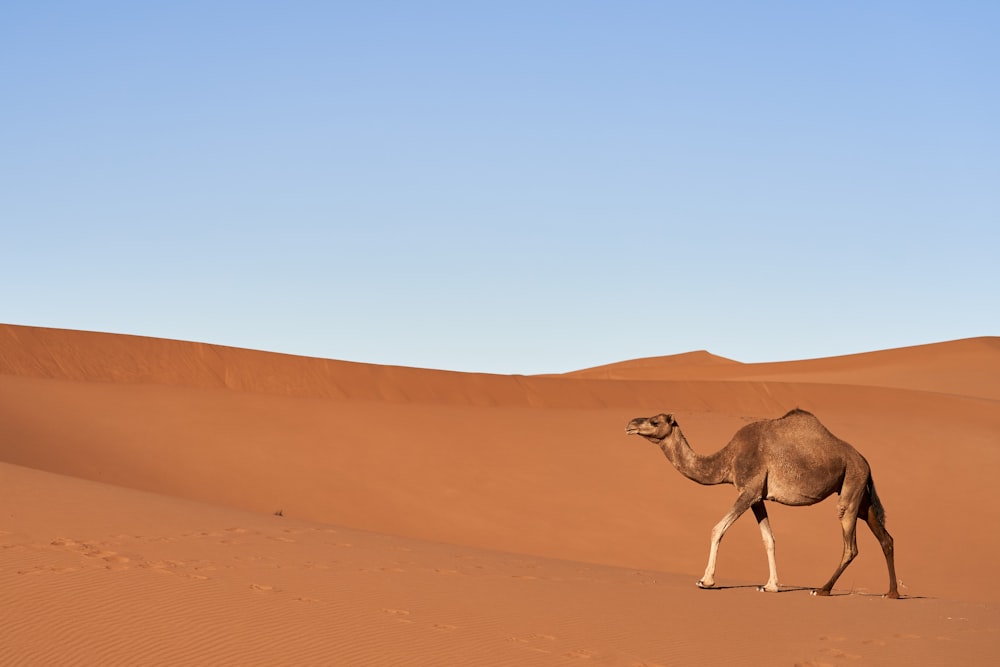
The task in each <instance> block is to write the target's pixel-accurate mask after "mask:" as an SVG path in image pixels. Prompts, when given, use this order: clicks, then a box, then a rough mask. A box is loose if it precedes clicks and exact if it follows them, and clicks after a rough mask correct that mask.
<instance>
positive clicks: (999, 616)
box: [0, 325, 1000, 666]
mask: <svg viewBox="0 0 1000 667" xmlns="http://www.w3.org/2000/svg"><path fill="white" fill-rule="evenodd" d="M795 407H799V408H802V409H806V410H809V411H811V412H813V413H814V414H816V415H817V416H818V417H819V418H820V419H821V420H822V421H823V423H824V424H825V425H826V426H827V427H828V428H829V429H830V430H831V431H832V432H833V433H835V434H836V435H837V436H839V437H840V438H842V439H844V440H847V441H848V442H850V443H852V444H853V445H854V446H855V447H856V448H857V449H858V450H859V451H860V452H861V453H862V454H863V455H864V456H865V457H866V458H867V460H868V462H869V463H870V464H871V468H872V472H873V476H874V480H875V482H876V484H877V487H878V492H879V495H880V496H881V498H882V501H883V502H884V504H885V507H886V510H887V516H888V521H887V526H888V528H889V530H890V532H891V533H892V535H893V537H894V538H895V544H896V567H897V574H898V579H899V582H900V592H901V593H902V594H903V599H901V600H888V599H884V598H882V597H881V594H882V593H884V592H885V590H886V588H887V582H886V571H885V561H884V559H883V557H882V554H881V551H880V549H879V546H878V543H877V542H876V541H875V539H874V538H873V537H872V535H871V533H870V532H869V531H868V529H867V527H866V526H864V525H860V526H859V529H858V536H859V537H858V546H859V549H860V554H859V556H858V558H857V559H856V560H855V561H854V563H853V564H852V565H851V566H850V567H849V568H848V569H847V571H846V572H845V573H844V575H843V576H842V577H841V579H840V580H839V582H838V584H837V587H836V588H835V590H834V596H832V597H830V598H818V597H814V596H811V595H810V589H811V588H813V587H818V586H820V585H822V584H823V583H824V582H825V581H826V579H827V578H828V577H829V575H830V574H831V572H832V571H833V569H834V568H835V566H836V565H837V563H838V561H839V558H840V550H841V537H840V526H839V521H838V520H837V511H836V497H833V498H829V499H827V500H825V501H823V502H822V503H819V504H817V505H814V506H811V507H783V506H780V505H775V504H773V503H769V504H768V505H769V506H768V509H769V512H770V515H771V523H772V526H773V529H774V533H775V537H776V541H777V561H778V572H779V575H780V580H781V583H782V585H783V589H782V591H781V592H779V593H762V592H758V591H757V590H756V587H757V585H759V584H762V583H763V582H764V581H765V580H766V578H767V561H766V557H765V553H764V549H763V546H762V544H761V539H760V533H759V531H758V529H757V526H756V524H755V523H754V521H753V518H752V516H750V515H749V513H748V515H747V516H744V517H743V518H741V519H740V520H739V521H737V523H736V524H735V525H734V526H733V528H732V529H731V530H730V531H729V533H728V534H727V535H726V538H725V540H724V541H723V543H722V548H721V551H720V556H719V564H718V571H717V582H718V587H717V588H715V589H712V590H701V589H699V588H697V587H696V586H695V581H696V580H697V579H698V578H699V577H700V576H701V574H702V572H703V570H704V567H705V560H706V558H707V555H708V544H709V532H710V530H711V528H712V526H713V525H714V524H715V523H716V522H717V521H718V520H719V519H720V518H721V517H722V516H723V515H724V514H725V513H726V511H727V510H728V509H729V507H730V505H731V503H732V502H733V500H734V499H735V491H734V489H733V487H731V486H726V485H723V486H712V487H708V486H699V485H697V484H695V483H693V482H691V481H689V480H687V479H685V478H683V477H682V476H681V475H680V474H678V472H677V471H676V470H674V469H673V467H672V466H671V465H670V464H669V462H668V461H667V460H666V459H665V458H664V457H663V455H662V453H661V452H660V451H659V450H657V449H656V448H655V447H654V446H652V445H650V444H649V443H647V442H645V441H644V440H642V439H641V438H637V437H635V436H632V437H629V436H627V435H626V434H625V430H624V429H625V425H626V423H627V422H628V421H629V420H630V419H632V418H633V417H637V416H647V415H650V414H654V413H658V412H671V413H673V414H674V415H675V417H676V418H677V420H678V422H679V423H680V425H681V427H682V428H683V430H684V433H685V435H686V436H687V438H688V440H689V441H690V443H691V446H692V447H693V448H694V449H695V450H696V451H698V452H700V453H710V452H712V451H715V450H717V449H719V448H721V447H722V446H724V445H725V444H726V442H727V441H728V440H729V438H730V436H731V435H732V434H733V433H734V432H735V431H736V430H737V429H738V428H739V427H740V426H742V425H744V424H746V423H749V422H751V421H755V420H758V419H766V418H774V417H779V416H781V415H782V414H784V413H785V412H787V411H788V410H790V409H792V408H795ZM998 470H1000V339H998V338H977V339H966V340H958V341H951V342H943V343H936V344H930V345H923V346H918V347H909V348H900V349H892V350H885V351H880V352H868V353H863V354H856V355H850V356H843V357H831V358H826V359H813V360H801V361H789V362H782V363H773V364H742V363H739V362H737V361H733V360H729V359H724V358H722V357H718V356H714V355H712V354H710V353H708V352H691V353H687V354H680V355H674V356H668V357H661V358H655V359H640V360H633V361H626V362H622V363H618V364H611V365H607V366H601V367H597V368H591V369H582V370H579V371H576V372H573V373H567V374H565V375H551V376H500V375H486V374H476V373H456V372H445V371H436V370H429V369H416V368H402V367H388V366H375V365H366V364H359V363H350V362H342V361H334V360H325V359H313V358H303V357H295V356H289V355H282V354H276V353H268V352H258V351H252V350H244V349H235V348H230V347H223V346H219V345H210V344H204V343H189V342H182V341H171V340H162V339H153V338H142V337H135V336H125V335H113V334H101V333H90V332H80V331H67V330H56V329H44V328H36V327H24V326H14V325H0V498H2V501H3V507H2V511H0V614H2V619H0V664H3V665H32V666H34V665H394V664H397V665H731V664H741V665H900V664H918V665H937V664H941V665H988V664H996V663H997V662H998V661H1000V604H998V602H1000V575H998V573H997V569H996V567H995V563H996V559H997V553H998V547H1000V535H998V533H997V527H998V526H1000V500H998V495H997V492H996V476H997V471H998Z"/></svg>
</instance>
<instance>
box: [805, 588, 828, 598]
mask: <svg viewBox="0 0 1000 667" xmlns="http://www.w3.org/2000/svg"><path fill="white" fill-rule="evenodd" d="M810 595H818V596H819V597H824V598H827V597H830V591H827V590H823V589H822V588H817V589H815V590H813V592H812V593H810Z"/></svg>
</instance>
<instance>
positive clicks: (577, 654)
mask: <svg viewBox="0 0 1000 667" xmlns="http://www.w3.org/2000/svg"><path fill="white" fill-rule="evenodd" d="M565 656H566V657H567V658H586V659H589V658H593V657H594V654H593V653H591V652H590V651H588V650H587V649H585V648H578V649H576V650H573V651H570V652H569V653H566V654H565Z"/></svg>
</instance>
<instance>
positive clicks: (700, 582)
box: [695, 579, 715, 588]
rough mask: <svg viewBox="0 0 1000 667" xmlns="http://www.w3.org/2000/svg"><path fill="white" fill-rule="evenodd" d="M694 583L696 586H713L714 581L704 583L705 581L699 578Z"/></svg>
mask: <svg viewBox="0 0 1000 667" xmlns="http://www.w3.org/2000/svg"><path fill="white" fill-rule="evenodd" d="M695 585H696V586H697V587H698V588H715V584H714V583H711V584H706V583H705V582H704V581H702V580H701V579H699V580H698V581H696V582H695Z"/></svg>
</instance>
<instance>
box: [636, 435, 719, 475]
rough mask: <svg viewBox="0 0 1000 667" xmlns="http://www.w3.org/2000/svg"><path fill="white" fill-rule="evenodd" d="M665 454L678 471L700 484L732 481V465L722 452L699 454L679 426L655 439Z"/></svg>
mask: <svg viewBox="0 0 1000 667" xmlns="http://www.w3.org/2000/svg"><path fill="white" fill-rule="evenodd" d="M654 442H656V444H657V445H659V447H660V449H661V450H663V454H664V455H665V456H666V457H667V459H668V460H669V461H670V462H671V463H673V464H674V467H675V468H677V471H678V472H679V473H680V474H682V475H684V476H685V477H687V478H688V479H690V480H694V481H695V482H698V483H699V484H726V483H730V484H731V483H732V479H731V474H730V466H728V465H726V461H725V460H724V459H725V457H724V456H722V455H721V454H722V452H716V453H715V454H710V455H709V456H699V455H698V454H697V453H696V452H695V451H694V450H693V449H691V446H690V445H689V444H688V441H687V438H685V437H684V434H683V433H681V430H680V429H679V428H675V429H674V430H673V432H672V433H671V434H670V435H669V436H668V437H666V438H664V439H663V440H657V441H654Z"/></svg>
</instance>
